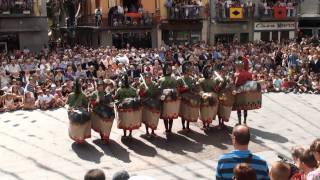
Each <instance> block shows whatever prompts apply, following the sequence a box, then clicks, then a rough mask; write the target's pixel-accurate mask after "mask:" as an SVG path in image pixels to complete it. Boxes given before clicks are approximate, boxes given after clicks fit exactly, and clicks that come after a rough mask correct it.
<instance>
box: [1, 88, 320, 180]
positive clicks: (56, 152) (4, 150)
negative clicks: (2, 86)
mask: <svg viewBox="0 0 320 180" xmlns="http://www.w3.org/2000/svg"><path fill="white" fill-rule="evenodd" d="M236 122H237V121H236V113H235V112H233V113H232V118H231V121H230V122H229V123H227V125H228V126H229V128H228V129H227V130H217V129H214V128H212V129H211V130H210V131H209V132H207V133H204V132H203V131H201V130H200V128H199V127H200V125H201V124H200V123H199V124H193V125H192V129H193V130H194V132H192V133H190V134H179V133H176V132H177V131H178V130H180V128H181V121H180V120H176V121H175V122H174V132H175V134H173V135H172V136H170V137H166V136H165V135H164V134H163V129H164V126H163V123H162V121H160V123H159V129H158V131H157V134H158V135H159V137H157V138H154V139H146V138H144V137H143V136H141V135H142V134H143V133H144V127H141V128H140V130H137V131H135V132H134V134H133V136H134V139H133V140H131V141H130V140H125V141H124V140H121V136H122V131H121V130H118V129H117V128H116V123H114V125H113V130H112V133H111V139H112V140H111V143H110V144H109V145H104V144H102V143H101V142H100V140H99V136H98V134H96V133H95V132H92V138H91V139H90V140H88V144H87V145H85V146H79V145H76V144H74V143H73V141H72V140H70V139H69V137H68V132H67V129H68V119H67V113H66V109H64V108H63V109H58V110H53V111H40V110H37V111H32V112H29V111H17V112H13V113H4V114H0V162H1V163H0V179H1V180H22V179H26V180H35V179H37V180H46V179H50V180H73V179H74V180H81V179H83V175H84V174H85V172H86V171H87V170H88V169H91V168H101V169H103V170H104V171H105V173H106V175H107V177H108V178H110V177H111V176H112V174H113V173H114V172H116V171H118V170H122V169H125V170H127V171H129V173H130V174H131V175H149V176H152V177H154V178H155V179H159V180H170V179H190V180H195V179H214V174H215V173H214V171H215V170H214V168H215V165H216V161H217V159H218V157H219V156H220V155H221V154H223V153H225V152H229V151H230V150H232V145H231V139H230V133H231V127H232V126H234V125H235V124H236ZM214 123H215V124H217V122H214ZM248 125H249V126H250V127H251V132H252V134H253V137H252V143H251V144H250V149H251V150H252V151H253V152H254V153H257V154H258V155H261V156H263V157H264V158H266V159H267V161H268V162H269V163H270V162H272V161H274V160H277V154H278V153H281V154H285V155H287V156H288V155H289V151H290V148H292V147H294V146H307V145H309V144H310V143H311V141H312V140H314V139H315V138H316V137H320V96H318V95H305V94H303V95H295V94H282V93H280V94H266V95H264V96H263V108H262V109H261V110H257V111H249V118H248Z"/></svg>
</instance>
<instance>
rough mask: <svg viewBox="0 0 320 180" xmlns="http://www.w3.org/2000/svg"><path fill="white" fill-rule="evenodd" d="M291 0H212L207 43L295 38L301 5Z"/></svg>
mask: <svg viewBox="0 0 320 180" xmlns="http://www.w3.org/2000/svg"><path fill="white" fill-rule="evenodd" d="M292 2H293V1H292ZM292 2H289V3H280V2H277V3H274V1H270V2H269V1H260V0H254V1H244V2H242V3H239V2H232V1H217V0H212V1H211V5H210V7H211V17H210V22H211V24H210V30H209V33H210V40H209V42H210V43H211V44H214V43H216V42H219V41H221V42H233V41H238V42H248V41H258V40H262V41H282V40H285V39H293V38H295V37H296V30H297V27H298V7H299V5H300V4H299V3H292Z"/></svg>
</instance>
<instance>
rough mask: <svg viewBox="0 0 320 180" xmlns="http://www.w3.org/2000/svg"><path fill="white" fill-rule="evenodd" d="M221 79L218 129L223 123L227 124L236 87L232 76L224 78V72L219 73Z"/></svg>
mask: <svg viewBox="0 0 320 180" xmlns="http://www.w3.org/2000/svg"><path fill="white" fill-rule="evenodd" d="M220 75H221V77H222V79H218V81H219V108H218V119H219V128H220V129H221V128H223V127H224V122H228V121H229V118H230V115H231V111H232V106H233V103H234V101H235V95H236V87H235V85H234V81H233V78H232V77H233V76H232V77H231V76H229V75H227V76H225V72H224V71H223V70H222V71H220Z"/></svg>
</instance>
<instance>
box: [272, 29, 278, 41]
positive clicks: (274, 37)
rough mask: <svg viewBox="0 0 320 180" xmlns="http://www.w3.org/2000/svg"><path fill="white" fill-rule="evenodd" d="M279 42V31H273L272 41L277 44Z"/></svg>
mask: <svg viewBox="0 0 320 180" xmlns="http://www.w3.org/2000/svg"><path fill="white" fill-rule="evenodd" d="M278 40H279V32H278V31H272V41H273V42H277V41H278Z"/></svg>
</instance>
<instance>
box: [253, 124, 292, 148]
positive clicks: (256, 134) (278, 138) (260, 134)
mask: <svg viewBox="0 0 320 180" xmlns="http://www.w3.org/2000/svg"><path fill="white" fill-rule="evenodd" d="M250 132H251V134H252V135H253V138H252V141H253V142H255V143H259V144H261V143H263V142H262V141H260V140H258V139H256V138H255V137H261V138H262V139H267V140H271V141H274V142H278V143H286V142H288V141H289V139H288V138H286V137H283V136H281V135H279V134H275V133H271V132H267V131H262V130H260V129H255V128H252V127H250Z"/></svg>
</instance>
